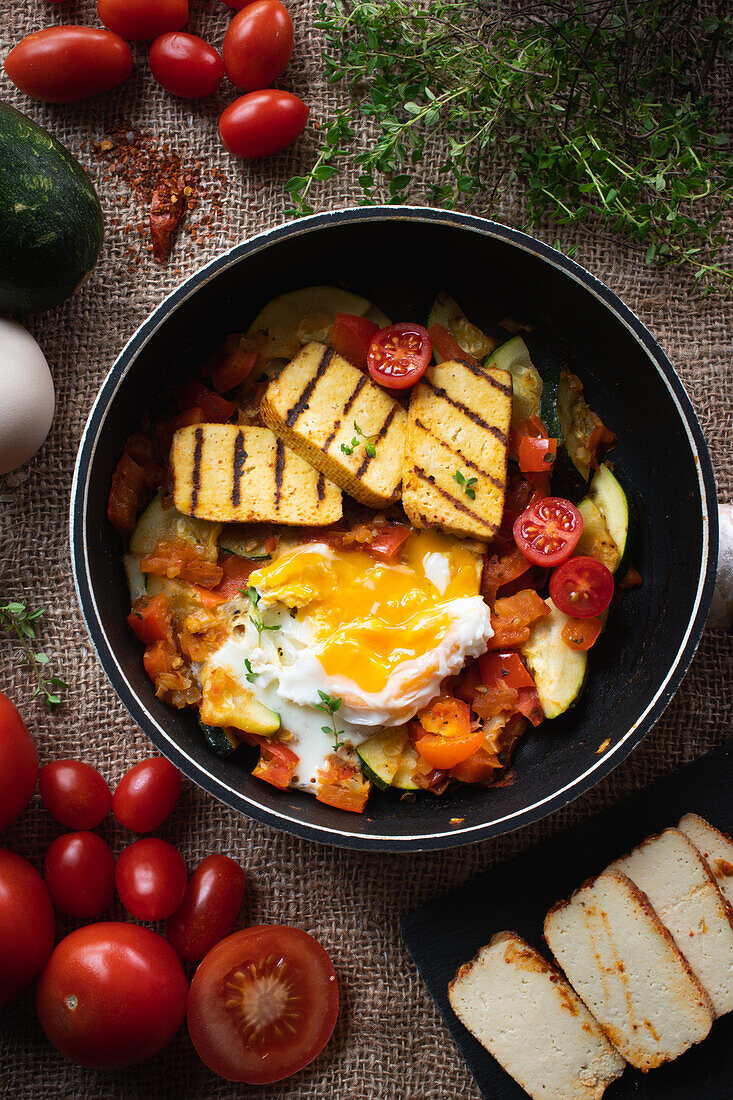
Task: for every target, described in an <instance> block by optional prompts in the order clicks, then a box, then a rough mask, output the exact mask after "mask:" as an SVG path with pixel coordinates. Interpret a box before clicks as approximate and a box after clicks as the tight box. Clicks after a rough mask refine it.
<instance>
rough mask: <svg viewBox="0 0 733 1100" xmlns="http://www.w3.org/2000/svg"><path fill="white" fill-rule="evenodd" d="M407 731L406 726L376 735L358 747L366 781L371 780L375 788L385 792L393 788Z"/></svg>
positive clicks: (386, 730)
mask: <svg viewBox="0 0 733 1100" xmlns="http://www.w3.org/2000/svg"><path fill="white" fill-rule="evenodd" d="M406 742H407V731H406V729H405V728H404V726H397V727H395V728H391V729H385V730H382V731H381V732H380V733H375V734H374V736H373V737H370V738H369V739H368V740H366V741H362V743H361V745H359V746H358V747H357V750H356V752H357V755H358V756H359V758H360V760H361V769H362V771H363V773H364V777H365V778H366V779H371V781H372V783H373V784H374V786H375V787H378V788H379V789H380V791H385V790H386V789H387V787H389V786H391V784H392V780H393V779H394V777H395V775H396V774H397V771H398V769H399V766H400V762H401V760H402V757H403V753H404V748H405V744H406Z"/></svg>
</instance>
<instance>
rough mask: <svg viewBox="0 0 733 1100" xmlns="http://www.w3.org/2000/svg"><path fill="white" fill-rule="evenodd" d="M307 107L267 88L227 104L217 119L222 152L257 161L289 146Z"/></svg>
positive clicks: (293, 97)
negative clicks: (222, 144)
mask: <svg viewBox="0 0 733 1100" xmlns="http://www.w3.org/2000/svg"><path fill="white" fill-rule="evenodd" d="M309 114H310V107H307V106H306V104H305V103H304V102H303V100H302V99H299V98H298V96H297V95H293V94H292V92H283V91H281V90H280V89H279V88H268V89H265V90H263V91H261V92H248V94H247V95H243V96H240V97H239V99H235V100H234V103H230V104H229V106H228V107H227V108H226V110H225V111H223V112H222V115H221V118H220V119H219V133H220V134H221V140H222V141H223V142H224V146H225V148H226V149H227V150H228V151H229V152H230V153H232V155H233V156H235V157H243V158H244V160H259V159H260V158H261V157H271V156H274V154H275V153H279V152H281V151H282V150H283V149H285V148H287V146H288V145H292V143H293V142H294V141H295V139H296V138H297V137H299V136H300V134H302V132H303V130H304V129H305V124H306V122H307V121H308V115H309Z"/></svg>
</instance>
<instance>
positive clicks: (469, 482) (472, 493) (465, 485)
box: [453, 470, 478, 500]
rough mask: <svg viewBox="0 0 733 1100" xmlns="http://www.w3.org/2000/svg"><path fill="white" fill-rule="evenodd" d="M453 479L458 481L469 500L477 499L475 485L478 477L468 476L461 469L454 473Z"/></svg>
mask: <svg viewBox="0 0 733 1100" xmlns="http://www.w3.org/2000/svg"><path fill="white" fill-rule="evenodd" d="M453 480H454V481H457V482H458V484H459V485H460V487H461V488H462V489H463V492H464V493H465V494H466V496H467V497H468V499H469V500H475V499H476V489H475V485H476V482H477V481H478V478H477V477H466V476H465V475H464V474H462V473H461V471H460V470H456V472H455V473H454V474H453Z"/></svg>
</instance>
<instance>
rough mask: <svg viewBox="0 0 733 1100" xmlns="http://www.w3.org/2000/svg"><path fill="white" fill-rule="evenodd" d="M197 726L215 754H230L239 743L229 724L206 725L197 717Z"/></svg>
mask: <svg viewBox="0 0 733 1100" xmlns="http://www.w3.org/2000/svg"><path fill="white" fill-rule="evenodd" d="M199 728H200V729H201V732H202V734H203V736H204V741H205V742H206V744H207V745H208V746H209V748H210V749H211V750H212V752H215V753H216V755H217V756H221V757H224V756H231V754H232V753H233V752H234V750H235V749H238V748H239V746H240V745H241V741H240V740H239V738H238V737H237V736H236V734H235V732H234V730H233V729H232V728H231V726H207V725H206V724H205V723H204V722H202V721H201V718H199Z"/></svg>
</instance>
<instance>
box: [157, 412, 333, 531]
mask: <svg viewBox="0 0 733 1100" xmlns="http://www.w3.org/2000/svg"><path fill="white" fill-rule="evenodd" d="M170 465H171V470H172V474H173V501H174V504H175V506H176V508H177V509H178V511H179V512H183V513H184V514H185V515H189V516H198V517H199V518H200V519H209V520H214V521H215V522H221V523H267V522H271V523H283V524H290V525H292V524H301V523H302V524H307V525H308V526H314V527H322V526H325V525H326V524H329V523H335V522H336V520H338V519H340V518H341V490H340V489H339V488H338V487H337V486H336V485H334V484H333V483H332V482H330V481H328V480H327V478H326V477H325V476H324V474H321V473H319V472H318V471H317V470H314V469H313V467H312V466H310V465H309V464H308V463H307V462H306V461H305V460H304V459H302V458H301V457H300V455H297V454H295V452H294V451H291V450H290V448H289V447H286V446H285V444H284V443H283V442H282V440H281V439H278V438H277V436H276V435H274V434H273V432H271V431H269V430H268V429H267V428H252V427H239V426H238V425H237V424H192V425H191V426H190V427H187V428H181V429H180V431H177V432H176V434H175V435H174V437H173V446H172V447H171V455H170Z"/></svg>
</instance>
